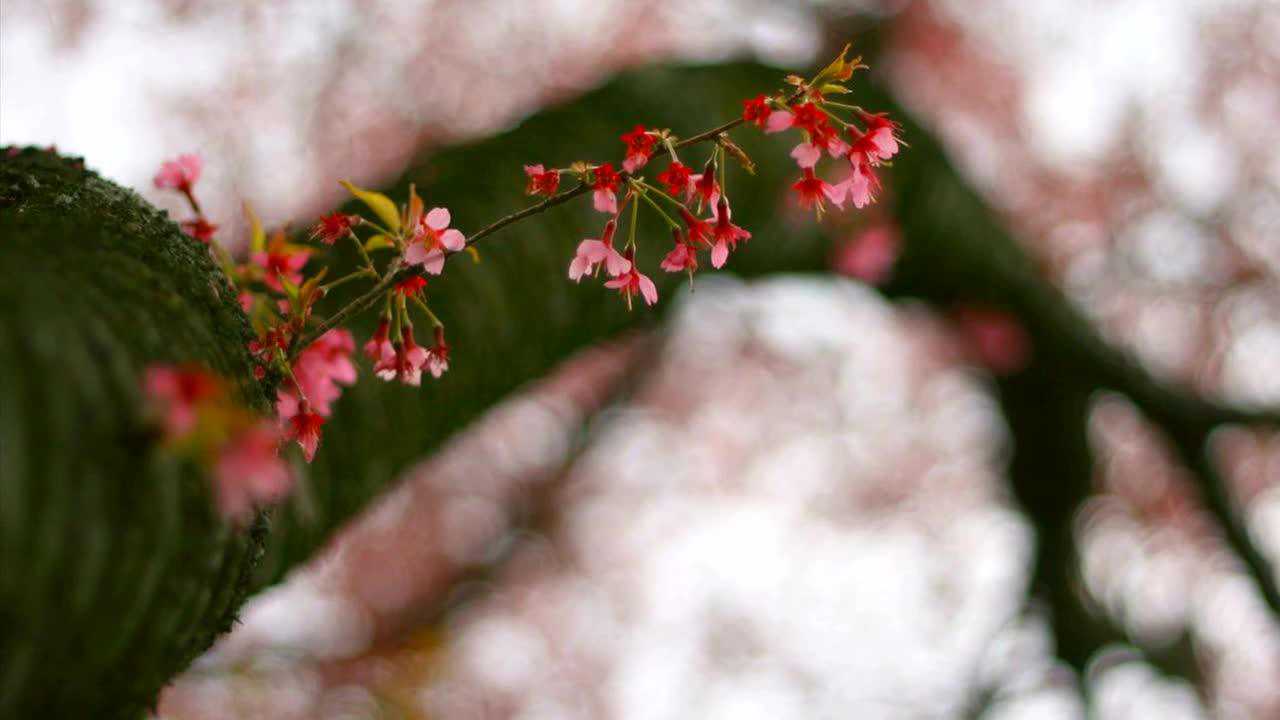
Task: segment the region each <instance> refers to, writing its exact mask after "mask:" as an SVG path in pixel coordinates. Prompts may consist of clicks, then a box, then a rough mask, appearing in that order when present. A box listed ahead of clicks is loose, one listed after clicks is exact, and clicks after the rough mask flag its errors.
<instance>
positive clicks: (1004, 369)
mask: <svg viewBox="0 0 1280 720" xmlns="http://www.w3.org/2000/svg"><path fill="white" fill-rule="evenodd" d="M955 320H956V324H957V325H959V327H960V333H961V335H963V336H964V338H965V340H966V341H967V342H968V345H969V349H970V352H971V353H972V354H973V356H974V358H975V359H976V360H977V361H978V362H980V363H982V364H983V365H985V366H986V367H987V368H988V369H989V370H991V372H993V373H995V374H997V375H1010V374H1013V373H1016V372H1018V371H1019V370H1021V369H1023V368H1024V367H1026V365H1027V363H1028V362H1029V361H1030V360H1031V338H1030V337H1028V336H1027V331H1026V330H1024V329H1022V325H1020V324H1019V323H1018V321H1017V319H1016V318H1015V317H1014V316H1012V315H1010V314H1009V313H1007V312H1004V311H1002V310H996V309H993V308H987V307H973V306H970V307H962V308H960V309H959V310H957V311H956V313H955Z"/></svg>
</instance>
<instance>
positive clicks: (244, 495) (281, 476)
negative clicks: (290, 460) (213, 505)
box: [213, 423, 319, 523]
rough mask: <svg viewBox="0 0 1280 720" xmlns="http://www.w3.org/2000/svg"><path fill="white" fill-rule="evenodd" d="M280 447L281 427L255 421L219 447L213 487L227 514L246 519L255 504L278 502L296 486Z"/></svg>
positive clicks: (236, 519)
mask: <svg viewBox="0 0 1280 720" xmlns="http://www.w3.org/2000/svg"><path fill="white" fill-rule="evenodd" d="M316 442H319V438H318V437H317V440H316ZM279 448H280V431H279V430H278V429H276V428H275V427H274V426H273V425H271V424H270V423H256V424H254V425H252V426H250V427H249V428H246V429H245V430H243V431H241V432H240V433H238V434H236V435H234V436H233V437H231V438H230V439H229V440H228V441H227V443H226V444H224V445H223V446H222V447H221V448H219V450H218V455H217V458H216V460H215V461H214V466H213V491H214V498H215V501H216V502H217V505H218V512H219V513H220V514H221V515H222V516H223V517H224V518H226V519H228V520H231V521H234V522H241V523H243V522H245V521H247V520H248V519H249V518H250V517H251V516H252V513H253V509H254V507H255V506H256V505H263V504H270V503H274V502H278V501H280V500H282V499H284V498H285V497H286V496H287V495H288V494H289V491H290V490H292V489H293V476H292V475H291V474H290V472H289V468H288V466H287V465H286V464H285V462H284V461H283V460H282V459H281V458H280V455H279ZM313 453H314V451H313Z"/></svg>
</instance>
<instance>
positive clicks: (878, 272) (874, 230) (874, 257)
mask: <svg viewBox="0 0 1280 720" xmlns="http://www.w3.org/2000/svg"><path fill="white" fill-rule="evenodd" d="M901 246H902V241H901V239H900V238H899V237H898V232H897V230H896V229H895V228H894V227H892V226H890V225H876V226H873V227H870V228H867V229H866V230H864V231H863V232H862V234H860V235H858V237H856V238H854V240H853V241H852V242H848V243H845V244H844V245H843V246H841V247H840V248H839V249H838V250H837V251H836V256H835V258H834V261H833V263H832V264H833V265H834V266H835V271H836V272H838V273H840V274H842V275H848V276H849V277H854V278H857V279H859V280H861V281H863V282H865V283H867V284H869V285H879V284H880V283H882V282H884V281H885V280H887V279H888V277H889V271H890V270H892V269H893V264H894V262H895V261H896V260H897V259H898V253H899V251H900V249H901Z"/></svg>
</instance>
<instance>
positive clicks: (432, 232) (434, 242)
mask: <svg viewBox="0 0 1280 720" xmlns="http://www.w3.org/2000/svg"><path fill="white" fill-rule="evenodd" d="M449 220H450V217H449V211H448V210H447V209H445V208H432V209H431V212H429V213H427V214H426V215H424V216H423V217H422V219H421V220H420V221H419V222H418V227H417V228H415V229H414V234H413V238H412V239H411V240H410V241H409V246H408V247H407V248H405V251H404V259H405V261H406V262H408V263H410V264H413V265H421V266H422V267H423V268H424V269H425V270H426V271H427V272H429V273H431V274H432V275H439V274H440V272H441V271H442V270H444V251H445V250H450V251H452V252H458V251H460V250H462V249H463V248H465V247H466V246H467V239H466V237H464V236H463V234H462V233H461V232H459V231H458V230H455V229H453V228H450V227H449Z"/></svg>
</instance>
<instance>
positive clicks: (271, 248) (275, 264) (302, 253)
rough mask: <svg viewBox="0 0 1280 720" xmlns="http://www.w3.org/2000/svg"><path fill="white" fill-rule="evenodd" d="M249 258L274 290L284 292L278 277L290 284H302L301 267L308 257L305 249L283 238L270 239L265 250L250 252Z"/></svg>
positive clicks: (265, 281) (308, 253) (308, 254)
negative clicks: (294, 245) (290, 243)
mask: <svg viewBox="0 0 1280 720" xmlns="http://www.w3.org/2000/svg"><path fill="white" fill-rule="evenodd" d="M249 257H250V259H252V260H253V262H254V264H255V265H257V266H258V267H260V268H262V270H263V282H264V283H266V285H267V287H269V288H271V289H272V290H275V291H276V292H284V286H283V285H281V284H280V279H281V278H284V279H285V280H288V281H289V283H290V284H292V285H300V284H302V272H301V271H302V268H303V266H305V265H306V264H307V260H308V259H310V257H311V253H310V252H309V251H307V250H302V249H299V248H295V247H293V246H291V245H289V244H288V243H286V242H284V241H283V240H276V241H272V243H271V244H270V245H268V246H267V249H266V251H265V252H256V253H253V254H251V255H250V256H249Z"/></svg>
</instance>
